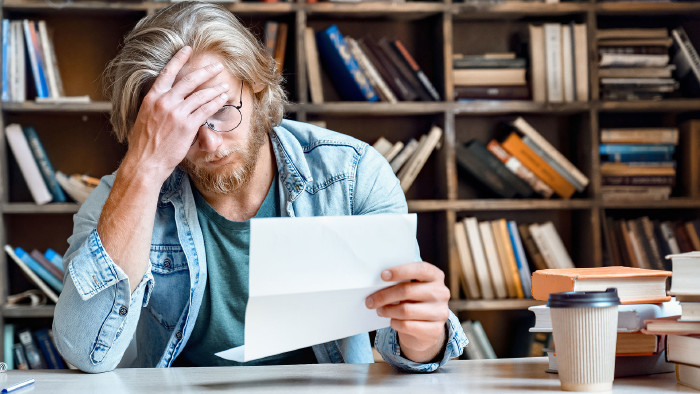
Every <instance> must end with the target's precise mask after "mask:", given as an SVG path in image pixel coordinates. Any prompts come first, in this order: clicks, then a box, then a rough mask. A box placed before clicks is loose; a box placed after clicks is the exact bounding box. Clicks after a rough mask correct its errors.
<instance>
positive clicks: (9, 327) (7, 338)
mask: <svg viewBox="0 0 700 394" xmlns="http://www.w3.org/2000/svg"><path fill="white" fill-rule="evenodd" d="M14 343H15V325H14V324H12V323H5V328H4V334H3V341H2V349H3V361H4V362H5V364H7V369H15V363H14V359H15V357H14V355H13V354H12V345H14Z"/></svg>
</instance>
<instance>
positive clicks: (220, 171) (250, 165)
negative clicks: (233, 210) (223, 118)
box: [179, 100, 267, 194]
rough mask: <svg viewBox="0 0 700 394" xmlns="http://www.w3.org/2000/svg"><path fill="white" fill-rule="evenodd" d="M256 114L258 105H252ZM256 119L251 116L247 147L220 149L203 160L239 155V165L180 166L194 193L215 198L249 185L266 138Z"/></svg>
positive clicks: (181, 164)
mask: <svg viewBox="0 0 700 394" xmlns="http://www.w3.org/2000/svg"><path fill="white" fill-rule="evenodd" d="M253 101H255V100H253ZM256 104H257V103H256ZM259 113H260V111H257V105H255V106H254V108H253V114H259ZM259 116H260V115H258V116H256V115H253V116H252V117H251V121H250V139H249V140H248V144H247V146H246V147H231V148H222V149H220V150H217V151H216V152H213V153H209V154H207V155H206V156H205V157H204V161H206V162H212V161H215V160H219V159H221V158H224V157H226V156H228V155H230V154H240V155H241V158H242V162H241V163H229V164H226V165H224V166H221V167H218V168H213V169H211V168H206V167H203V166H198V165H196V164H195V163H193V162H192V161H190V160H189V159H187V158H185V159H184V160H183V161H182V162H181V163H180V164H179V166H180V168H182V169H183V170H184V171H185V172H187V174H188V175H189V176H190V179H192V181H193V182H194V184H195V186H197V189H199V190H201V191H207V192H212V193H218V194H228V193H231V192H233V191H235V190H239V189H240V188H241V187H243V186H245V185H246V184H247V183H248V182H249V181H250V179H251V178H252V176H253V172H254V171H255V166H256V164H257V160H258V156H259V155H258V154H259V152H260V148H262V146H263V145H264V143H265V139H266V138H267V135H266V131H265V130H263V124H264V123H263V122H260V121H258V118H259ZM233 132H236V130H233V131H231V133H233Z"/></svg>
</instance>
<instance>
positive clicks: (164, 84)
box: [152, 46, 192, 94]
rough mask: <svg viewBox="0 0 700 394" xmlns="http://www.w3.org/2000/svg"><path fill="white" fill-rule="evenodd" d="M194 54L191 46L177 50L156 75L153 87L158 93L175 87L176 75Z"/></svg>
mask: <svg viewBox="0 0 700 394" xmlns="http://www.w3.org/2000/svg"><path fill="white" fill-rule="evenodd" d="M191 54H192V48H190V47H189V46H184V47H182V49H180V50H179V51H177V53H175V55H174V56H173V58H172V59H170V61H168V63H167V64H166V65H165V67H163V69H162V70H160V74H158V77H156V80H155V82H153V88H152V89H154V90H155V91H156V92H158V93H161V94H162V93H165V92H167V91H169V90H170V88H172V87H173V83H174V82H175V77H176V76H177V74H178V73H179V72H180V70H182V66H184V65H185V63H187V60H188V59H189V58H190V55H191Z"/></svg>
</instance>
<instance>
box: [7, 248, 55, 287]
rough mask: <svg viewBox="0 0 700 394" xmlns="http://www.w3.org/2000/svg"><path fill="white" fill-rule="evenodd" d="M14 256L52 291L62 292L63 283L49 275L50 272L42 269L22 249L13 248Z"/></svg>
mask: <svg viewBox="0 0 700 394" xmlns="http://www.w3.org/2000/svg"><path fill="white" fill-rule="evenodd" d="M15 254H16V255H17V257H18V258H19V259H20V260H22V261H23V262H24V264H26V265H27V267H29V268H30V269H31V270H32V271H34V273H35V274H37V275H38V276H39V277H40V278H41V279H42V280H43V281H44V282H46V283H47V284H48V285H49V286H51V287H52V288H53V289H54V290H56V291H58V292H60V291H61V290H63V283H61V281H60V280H58V279H56V277H55V276H53V275H51V272H49V271H48V270H46V268H44V267H42V266H41V264H39V263H37V262H36V260H34V259H33V258H32V256H30V255H29V253H27V252H25V251H24V249H22V248H20V247H16V248H15Z"/></svg>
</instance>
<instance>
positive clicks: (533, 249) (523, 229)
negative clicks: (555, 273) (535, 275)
mask: <svg viewBox="0 0 700 394" xmlns="http://www.w3.org/2000/svg"><path fill="white" fill-rule="evenodd" d="M518 235H520V239H521V241H522V244H523V245H524V246H525V249H526V250H527V253H528V254H529V255H530V258H532V262H533V264H534V265H535V268H536V269H538V270H543V269H547V268H550V267H548V266H547V263H546V262H545V260H544V257H543V256H542V253H540V251H539V249H538V248H537V244H536V243H535V240H534V239H532V233H530V229H529V226H528V225H527V224H519V225H518ZM551 268H554V267H551Z"/></svg>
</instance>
